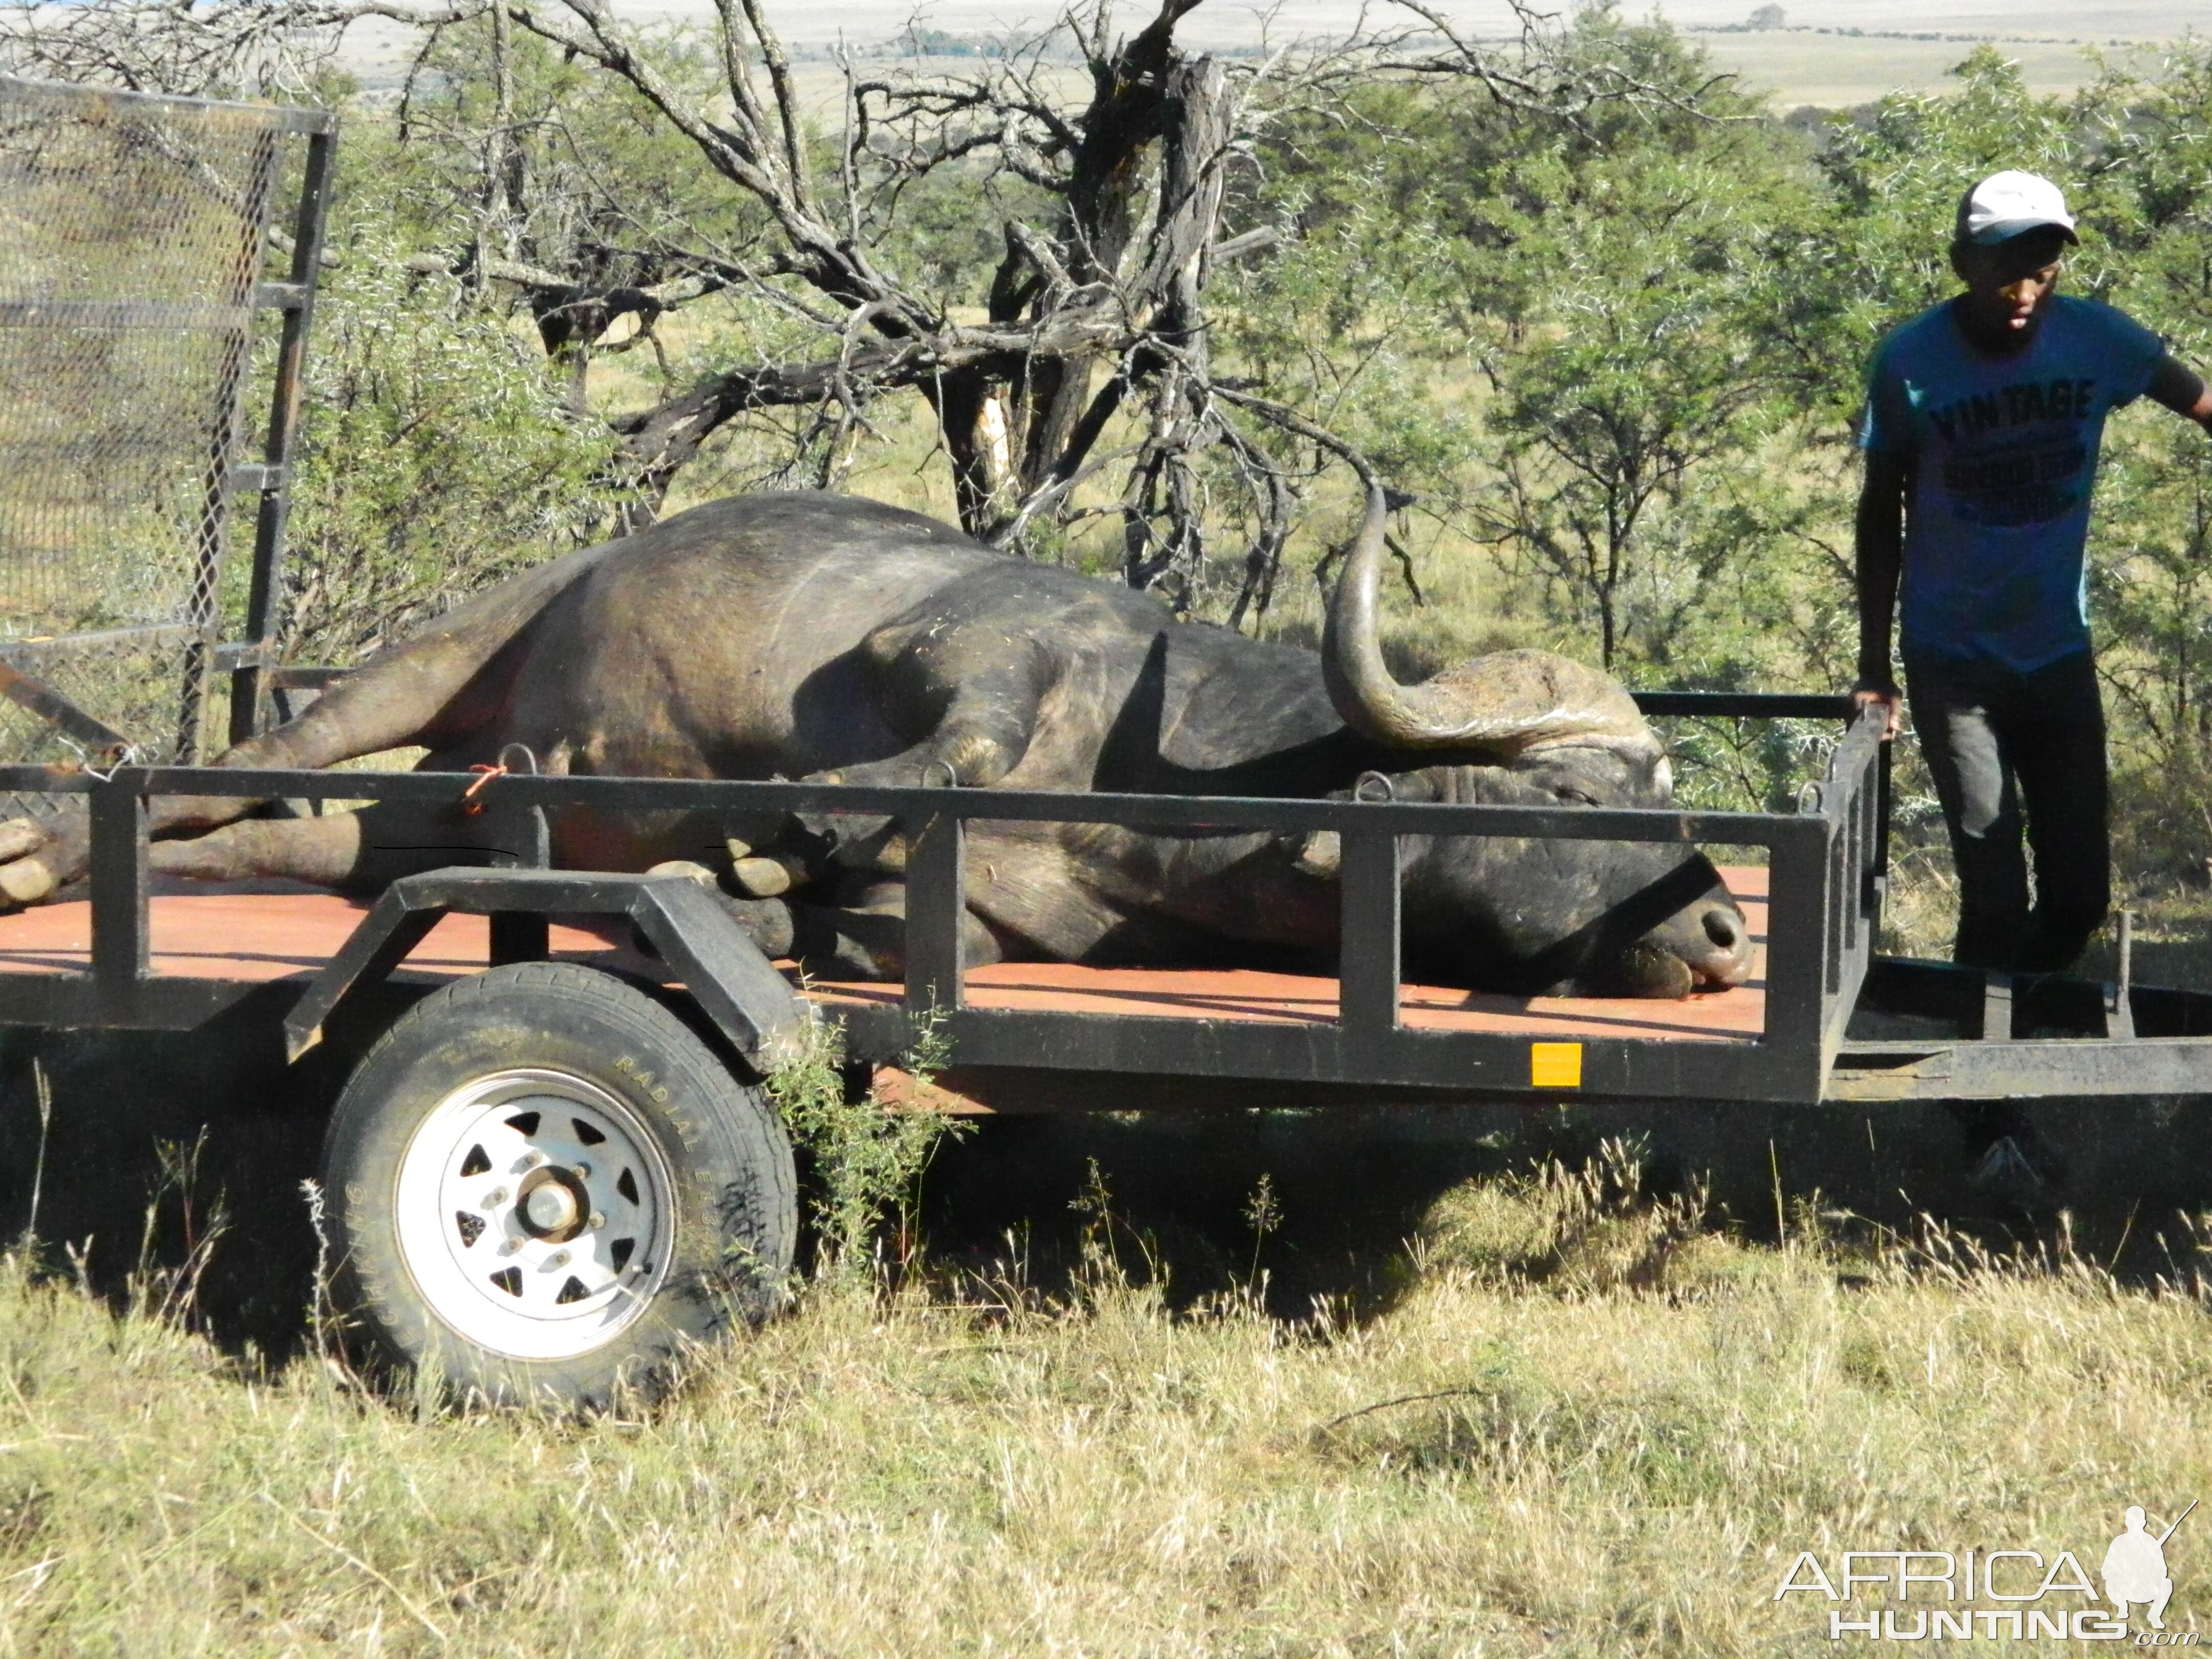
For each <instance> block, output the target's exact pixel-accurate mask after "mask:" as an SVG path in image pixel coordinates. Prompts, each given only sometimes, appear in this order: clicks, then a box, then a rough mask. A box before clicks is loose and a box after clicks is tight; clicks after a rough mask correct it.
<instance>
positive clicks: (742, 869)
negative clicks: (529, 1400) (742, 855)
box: [730, 858, 806, 898]
mask: <svg viewBox="0 0 2212 1659" xmlns="http://www.w3.org/2000/svg"><path fill="white" fill-rule="evenodd" d="M730 875H731V878H732V880H734V881H735V882H736V883H737V884H738V890H740V891H741V892H743V893H744V894H745V896H748V897H750V898H776V897H780V896H781V895H783V894H785V893H788V892H789V891H790V890H792V889H793V888H794V887H798V886H801V885H804V884H805V880H806V866H805V865H803V864H801V863H799V860H797V859H794V858H746V859H739V860H738V861H737V862H736V863H735V864H733V865H732V866H730Z"/></svg>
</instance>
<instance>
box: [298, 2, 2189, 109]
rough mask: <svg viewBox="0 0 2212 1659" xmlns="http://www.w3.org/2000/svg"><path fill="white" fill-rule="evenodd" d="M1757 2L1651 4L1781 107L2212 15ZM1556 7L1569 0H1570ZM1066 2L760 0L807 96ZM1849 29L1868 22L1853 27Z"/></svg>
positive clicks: (377, 30)
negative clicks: (841, 56)
mask: <svg viewBox="0 0 2212 1659" xmlns="http://www.w3.org/2000/svg"><path fill="white" fill-rule="evenodd" d="M1752 3H1753V0H1673V3H1669V4H1667V5H1665V6H1663V7H1661V8H1659V9H1660V11H1661V12H1662V15H1665V16H1666V17H1668V18H1669V19H1670V20H1671V21H1674V22H1675V23H1676V24H1678V25H1679V26H1680V27H1684V28H1686V29H1688V30H1690V31H1692V33H1693V34H1694V36H1695V38H1696V39H1697V40H1699V43H1700V44H1702V45H1703V46H1705V47H1706V48H1707V49H1708V50H1709V51H1711V53H1712V55H1713V58H1714V61H1715V62H1716V63H1717V64H1718V65H1719V66H1720V67H1722V68H1723V69H1725V70H1731V71H1733V72H1734V73H1735V74H1738V75H1740V76H1742V77H1743V79H1744V83H1745V84H1746V86H1747V87H1748V88H1752V89H1753V90H1756V91H1759V92H1764V93H1766V94H1769V95H1770V96H1771V98H1772V100H1773V102H1774V106H1775V107H1776V108H1777V109H1778V110H1783V111H1787V110H1790V109H1795V108H1796V107H1798V106H1801V105H1805V104H1813V105H1818V106H1822V107H1826V108H1843V107H1848V106H1851V105H1855V104H1862V103H1865V102H1867V101H1869V100H1872V99H1875V98H1878V97H1880V96H1881V95H1882V94H1884V93H1887V92H1893V91H1916V92H1934V91H1940V90H1941V89H1942V87H1943V85H1944V83H1945V79H1946V76H1947V74H1948V71H1949V70H1950V69H1951V68H1952V66H1953V65H1954V64H1957V63H1958V62H1959V61H1960V59H1961V58H1964V57H1966V54H1967V53H1968V52H1971V51H1972V49H1973V46H1974V45H1975V44H1976V43H1977V42H1978V41H1981V40H1993V41H1995V42H1996V43H1997V44H1998V45H1999V46H2001V47H2002V49H2003V51H2004V52H2005V53H2006V54H2007V55H2008V57H2010V58H2014V59H2015V60H2016V61H2017V62H2018V63H2019V64H2020V65H2021V70H2022V72H2023V74H2024V75H2025V76H2026V77H2027V83H2028V85H2029V86H2030V87H2032V88H2034V89H2035V90H2037V91H2039V92H2045V93H2051V92H2057V93H2063V92H2069V91H2071V90H2073V89H2074V88H2076V87H2079V86H2081V85H2082V84H2083V83H2085V82H2087V81H2090V80H2092V79H2093V78H2094V77H2095V76H2096V74H2097V65H2096V63H2095V61H2094V59H2093V56H2092V52H2093V50H2095V51H2102V52H2106V54H2108V55H2109V56H2111V57H2112V58H2114V59H2115V60H2117V61H2118V62H2120V63H2122V64H2125V63H2127V62H2128V61H2129V60H2130V58H2131V57H2133V56H2135V55H2136V54H2138V53H2141V52H2143V51H2144V50H2146V49H2148V48H2154V46H2156V45H2157V44H2158V43H2160V42H2164V41H2169V40H2180V39H2182V38H2184V37H2185V35H2187V34H2188V33H2191V30H2192V29H2193V30H2195V31H2196V32H2197V33H2200V34H2201V33H2205V32H2206V29H2207V27H2208V21H2212V14H2208V13H2207V12H2206V10H2205V8H2204V7H2203V5H2202V4H2201V3H2196V0H2190V3H2182V0H2113V3H2109V4H2095V5H2087V6H2085V5H2081V4H2079V3H2075V4H2059V3H2053V0H2021V3H2020V4H2018V5H2016V6H2012V7H2008V8H2006V9H2002V10H2001V9H1997V8H1995V7H1992V6H1990V5H1988V4H1985V3H1975V0H1966V3H1954V4H1944V3H1941V0H1938V3H1936V4H1933V5H1914V4H1911V3H1907V0H1832V3H1829V4H1826V5H1822V6H1818V7H1814V6H1808V5H1802V4H1800V5H1791V4H1787V3H1785V4H1784V15H1785V17H1786V19H1787V24H1788V26H1787V27H1784V28H1781V29H1772V30H1761V31H1758V32H1755V33H1744V32H1729V33H1719V32H1717V31H1720V30H1723V29H1725V28H1727V27H1728V26H1729V25H1733V24H1738V23H1741V21H1743V20H1744V19H1745V18H1746V17H1747V15H1749V13H1750V11H1751V9H1752ZM616 9H617V11H618V12H620V13H622V14H623V15H626V16H629V17H630V18H632V19H634V20H635V21H639V22H641V23H652V22H669V21H684V22H702V23H703V22H706V21H709V20H710V19H711V18H712V16H713V10H712V8H711V6H710V5H708V3H706V0H696V3H674V4H671V3H669V0H616ZM1152 9H1153V8H1152V6H1151V5H1149V4H1146V3H1144V0H1121V3H1119V4H1118V5H1117V6H1116V8H1115V13H1116V15H1117V16H1118V17H1120V18H1121V19H1122V20H1123V21H1125V23H1126V24H1127V26H1128V27H1139V26H1140V25H1141V22H1142V21H1143V20H1144V19H1146V18H1148V17H1150V16H1151V15H1152ZM1446 9H1447V12H1448V14H1449V15H1452V16H1453V17H1455V19H1457V20H1459V21H1462V22H1463V23H1464V25H1465V26H1466V27H1468V29H1470V30H1471V31H1473V32H1474V33H1476V34H1478V35H1482V36H1486V37H1496V36H1498V35H1500V34H1502V33H1504V32H1505V31H1506V30H1507V29H1509V28H1510V27H1511V21H1512V19H1511V14H1510V11H1509V10H1508V9H1507V8H1506V7H1505V6H1504V5H1503V4H1502V3H1499V0H1458V3H1454V4H1449V5H1448V6H1447V8H1446ZM1558 9H1561V10H1564V9H1565V0H1560V3H1559V7H1558ZM1624 9H1625V10H1626V11H1628V12H1630V13H1631V14H1632V15H1633V14H1636V13H1638V12H1641V11H1642V10H1644V7H1642V6H1640V5H1638V4H1637V3H1635V0H1630V3H1628V4H1627V5H1626V6H1625V7H1624ZM1360 11H1361V7H1360V6H1359V5H1358V3H1356V0H1284V3H1282V4H1280V5H1278V6H1274V7H1272V8H1269V9H1268V13H1267V21H1266V23H1265V24H1264V26H1263V24H1262V21H1261V10H1260V9H1259V8H1257V7H1255V6H1254V5H1253V4H1251V3H1250V0H1206V3H1205V4H1203V5H1201V6H1200V8H1199V9H1197V10H1196V11H1195V12H1194V13H1192V14H1191V15H1190V16H1189V17H1188V18H1187V19H1186V20H1185V21H1184V23H1183V25H1182V36H1183V38H1185V39H1186V40H1189V41H1191V42H1192V43H1193V44H1194V45H1199V46H1210V47H1213V48H1216V49H1220V48H1232V49H1233V48H1237V47H1249V46H1255V45H1258V44H1259V43H1260V42H1261V40H1263V39H1265V40H1286V39H1297V38H1302V37H1311V36H1326V35H1332V34H1342V33H1346V31H1348V30H1349V29H1351V28H1352V27H1353V26H1354V25H1355V23H1356V22H1357V21H1358V16H1359V14H1360ZM1367 12H1368V15H1369V19H1370V23H1375V22H1377V21H1385V20H1387V19H1388V17H1389V7H1387V6H1386V5H1383V4H1380V3H1376V4H1372V5H1370V6H1369V7H1368V8H1367ZM1059 13H1060V6H1059V5H1057V4H1055V3H1048V0H837V3H835V4H830V5H811V6H800V5H796V4H793V3H791V0H770V3H769V17H770V19H771V21H774V22H775V24H776V25H777V26H778V27H780V28H781V30H782V31H783V32H784V34H785V37H786V39H787V41H788V42H789V43H790V45H791V46H793V49H794V50H796V51H798V52H800V53H802V54H805V55H808V56H811V57H815V58H817V63H816V64H813V65H811V66H810V67H809V69H808V70H806V71H805V80H806V81H807V82H808V83H809V84H808V91H809V94H810V101H815V100H817V99H819V100H827V99H828V98H829V96H830V95H831V93H832V85H831V72H830V70H829V65H828V64H826V63H822V62H819V61H818V60H819V58H820V57H821V55H822V54H823V53H825V52H827V51H828V50H829V49H830V48H832V47H834V46H836V45H837V43H838V42H840V41H841V40H842V41H843V42H845V43H847V44H848V45H849V46H853V47H855V48H858V49H861V50H866V49H867V48H870V47H877V46H881V45H883V44H884V43H887V42H890V41H893V40H897V39H898V38H899V37H900V36H901V35H902V33H904V32H905V31H906V30H907V28H908V26H909V24H910V23H918V24H919V26H920V27H923V28H926V29H932V30H939V31H942V32H943V33H945V34H948V35H951V36H953V37H955V38H957V39H969V40H987V39H992V38H1000V37H1005V36H1007V35H1019V34H1024V33H1035V32H1036V31H1038V30H1041V29H1042V28H1044V27H1047V26H1048V25H1049V23H1050V22H1051V21H1052V20H1053V18H1054V17H1055V16H1057V15H1059ZM1854 29H1856V30H1860V31H1865V33H1859V34H1852V33H1848V31H1850V30H1854ZM1930 36H1933V37H1936V38H1933V39H1930V38H1927V37H1930ZM1911 37H1919V38H1911ZM407 55H408V54H407V49H406V46H405V45H404V40H403V39H402V37H401V35H400V32H399V31H398V30H397V29H395V28H393V27H391V26H389V25H380V24H377V23H374V22H372V23H370V24H368V25H367V26H364V27H357V28H356V31H355V33H354V34H353V36H352V37H351V38H350V39H349V41H348V44H347V46H346V47H345V49H344V51H343V52H342V53H341V62H342V63H343V64H344V65H345V66H346V67H347V68H348V69H349V70H351V71H352V72H353V73H354V74H356V75H357V76H360V77H361V78H362V81H363V82H365V83H366V84H368V85H369V86H371V87H375V86H378V85H388V84H390V83H392V82H393V81H395V80H396V79H397V77H398V75H399V74H400V73H401V72H402V71H403V70H404V64H405V63H406V61H407Z"/></svg>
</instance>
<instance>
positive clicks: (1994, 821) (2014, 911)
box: [1905, 651, 2112, 973]
mask: <svg viewBox="0 0 2212 1659" xmlns="http://www.w3.org/2000/svg"><path fill="white" fill-rule="evenodd" d="M1905 675H1906V686H1907V690H1908V692H1909V694H1910V696H1911V705H1912V725H1913V729H1914V731H1915V732H1916V733H1917V736H1918V738H1919V740H1920V751H1921V753H1922V754H1923V755H1924V756H1925V757H1927V760H1928V767H1929V770H1930V771H1931V772H1933V773H1934V774H1935V775H1936V796H1937V798H1938V799H1941V800H1942V803H1943V821H1944V823H1945V825H1946V826H1947V827H1948V829H1949V830H1950V832H1951V856H1952V858H1953V860H1954V862H1955V863H1956V865H1957V866H1958V871H1959V939H1958V944H1957V946H1956V948H1955V949H1954V951H1953V952H1952V954H1953V956H1954V958H1955V959H1956V960H1958V961H1960V962H1962V963H1966V964H1967V965H1969V966H1971V967H1976V968H1992V969H2005V970H2009V971H2012V972H2015V973H2047V972H2050V971H2052V970H2054V969H2063V968H2069V967H2071V966H2072V965H2073V963H2074V962H2075V959H2076V958H2077V957H2080V956H2081V951H2082V947H2083V946H2084V945H2087V943H2088V942H2089V935H2090V934H2092V933H2094V932H2096V930H2097V928H2098V927H2099V926H2100V925H2101V924H2102V922H2103V921H2104V920H2105V914H2106V910H2107V909H2109V908H2111V904H2112V890H2111V876H2110V865H2111V853H2110V848H2109V843H2108V839H2107V835H2106V787H2105V709H2104V703H2103V701H2102V699H2101V698H2100V696H2099V694H2098V689H2097V669H2096V664H2095V661H2094V660H2093V659H2092V658H2091V656H2090V655H2089V653H2087V652H2086V651H2085V652H2083V653H2081V654H2080V655H2078V656H2073V657H2068V658H2066V659H2063V661H2059V662H2055V663H2052V664H2051V665H2049V666H2048V667H2045V668H2039V669H2037V670H2036V671H2034V672H2033V673H2029V674H2021V673H2016V672H2014V671H2011V670H2008V669H2004V668H1999V667H1996V666H1993V665H1988V664H1979V663H1953V662H1945V661H1941V660H1929V659H1921V660H1918V661H1915V660H1913V659H1907V660H1906V663H1905ZM2023 815H2024V816H2025V817H2026V820H2027V823H2026V829H2027V846H2028V848H2031V849H2033V853H2034V855H2035V902H2034V904H2033V907H2031V906H2030V904H2029V902H2028V888H2027V868H2028V866H2027V855H2026V854H2025V853H2024V852H2023V850H2022V848H2021V828H2022V826H2021V819H2022V817H2023Z"/></svg>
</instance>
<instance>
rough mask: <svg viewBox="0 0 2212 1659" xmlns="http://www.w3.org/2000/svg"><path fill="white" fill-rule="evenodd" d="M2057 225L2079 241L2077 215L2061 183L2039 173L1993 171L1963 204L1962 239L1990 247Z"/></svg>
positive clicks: (2070, 237)
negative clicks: (2075, 228) (2070, 205)
mask: <svg viewBox="0 0 2212 1659" xmlns="http://www.w3.org/2000/svg"><path fill="white" fill-rule="evenodd" d="M2045 226H2055V227H2057V228H2058V229H2060V230H2063V231H2064V232H2065V233H2066V240H2068V241H2069V242H2078V241H2080V240H2081V238H2080V237H2079V236H2076V235H2075V234H2074V216H2073V215H2072V214H2070V213H2069V212H2068V211H2067V210H2066V197H2065V195H2064V193H2063V191H2060V190H2059V188H2058V186H2057V185H2054V184H2052V183H2051V180H2050V179H2046V178H2045V177H2044V176H2043V175H2042V174H2041V173H2019V172H2012V171H2008V172H2004V173H1991V174H1990V176H1989V177H1988V178H1986V179H1983V180H1982V182H1981V183H1979V184H1978V185H1975V186H1974V187H1973V188H1972V190H1970V191H1967V192H1966V199H1965V200H1963V201H1961V202H1960V204H1959V224H1958V239H1959V240H1960V241H1962V242H1972V243H1974V244H1975V245H1976V246H1980V247H1987V246H1990V244H1991V243H1993V242H2004V241H2009V240H2011V239H2012V238H2014V237H2015V236H2018V235H2020V234H2022V233H2023V232H2026V231H2031V230H2040V229H2042V228H2045Z"/></svg>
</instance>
